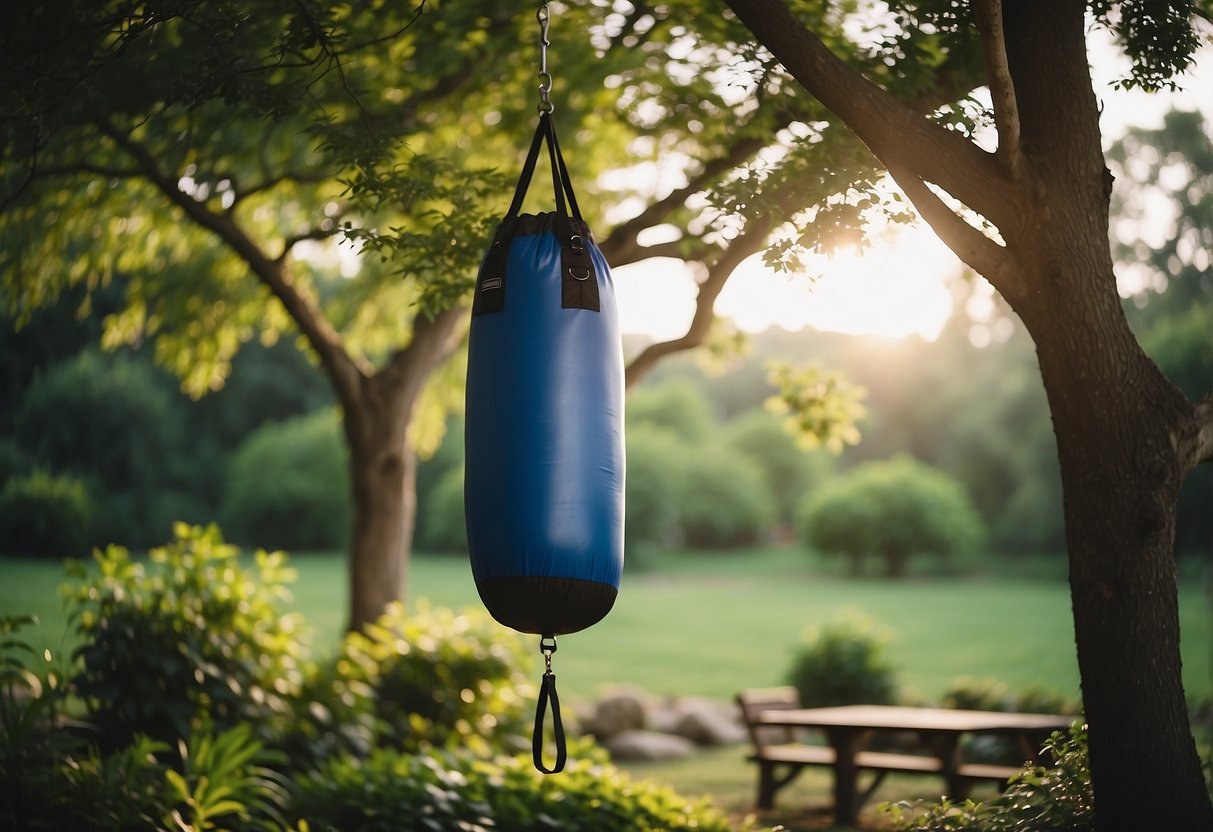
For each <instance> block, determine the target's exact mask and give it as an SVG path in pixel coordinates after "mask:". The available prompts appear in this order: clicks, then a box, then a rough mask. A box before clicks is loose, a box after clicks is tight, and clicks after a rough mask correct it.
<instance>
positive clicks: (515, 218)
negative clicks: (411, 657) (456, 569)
mask: <svg viewBox="0 0 1213 832" xmlns="http://www.w3.org/2000/svg"><path fill="white" fill-rule="evenodd" d="M544 138H546V139H547V143H548V150H549V156H550V158H551V162H552V175H553V186H554V190H555V195H556V206H557V210H556V212H555V213H544V214H539V215H531V214H524V215H521V216H519V215H518V210H519V208H520V206H521V203H522V197H523V196H524V195H525V193H526V187H527V185H528V184H529V181H530V177H531V175H532V174H533V172H534V167H535V161H536V159H537V156H538V151H539V146H540V144H541V142H542V140H543V139H544ZM566 195H567V196H568V204H569V207H570V208H571V209H572V216H571V217H570V216H569V214H568V212H567V211H566V208H565V199H564V197H565V196H566ZM466 396H467V399H466V405H467V408H466V410H467V418H466V434H465V448H466V472H465V479H464V482H465V486H464V506H465V517H466V521H467V532H468V550H469V553H470V555H471V563H472V572H473V575H474V576H475V580H476V588H477V590H478V591H479V593H480V597H481V599H482V600H483V601H484V605H485V606H486V607H487V608H488V610H489V612H490V613H491V614H492V615H493V617H494V618H496V619H497V620H498V621H499V622H501V623H502V624H504V625H506V626H508V627H512V628H513V629H516V630H519V631H521V632H526V633H536V634H539V635H545V636H555V635H560V634H563V633H572V632H576V631H578V630H581V629H584V628H586V627H589V626H590V625H592V624H594V623H595V622H597V621H598V620H600V619H601V618H602V617H603V616H605V615H606V614H607V613H608V612H609V611H610V609H611V606H612V605H613V604H614V602H615V596H616V594H617V592H618V588H619V580H620V577H621V574H622V571H623V486H624V446H623V357H622V352H621V343H620V337H619V322H618V312H617V309H616V305H615V293H614V287H613V284H612V282H611V275H610V270H609V268H608V266H607V263H606V261H605V259H603V256H602V253H601V252H600V251H599V250H598V247H597V246H596V245H595V244H594V242H593V239H592V237H591V235H590V230H589V228H588V227H587V226H586V225H585V223H584V222H582V221H581V217H580V211H579V209H578V208H577V203H576V199H575V197H574V196H573V192H572V187H571V185H570V184H569V181H568V172H567V169H566V168H565V165H564V160H563V158H562V157H561V155H560V149H559V144H558V143H557V140H556V136H555V132H554V130H553V129H552V126H551V119H550V116H549V115H548V114H544V115H543V116H542V117H541V118H540V126H539V129H538V130H537V131H536V134H535V140H534V142H533V143H532V146H531V151H530V153H529V154H528V156H527V164H526V165H525V167H524V169H523V175H522V178H521V179H520V181H519V183H518V190H517V192H516V193H515V197H514V204H513V206H512V207H511V209H510V212H509V213H508V214H507V215H506V217H505V219H504V220H503V221H502V223H501V225H500V227H499V228H498V231H497V234H496V236H495V237H494V241H493V245H492V247H491V248H490V250H489V253H488V255H487V256H486V257H485V259H484V262H483V264H482V265H481V270H480V274H479V277H478V278H477V281H476V297H475V301H474V304H473V308H472V324H471V332H470V335H469V342H468V372H467V394H466Z"/></svg>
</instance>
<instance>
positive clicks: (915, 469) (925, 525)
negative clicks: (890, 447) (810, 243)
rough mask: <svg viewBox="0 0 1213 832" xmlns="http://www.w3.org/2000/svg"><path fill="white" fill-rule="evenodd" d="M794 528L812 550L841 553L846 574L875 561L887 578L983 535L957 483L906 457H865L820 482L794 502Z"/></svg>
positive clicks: (970, 545)
mask: <svg viewBox="0 0 1213 832" xmlns="http://www.w3.org/2000/svg"><path fill="white" fill-rule="evenodd" d="M797 527H798V528H797V531H798V532H799V534H800V536H801V539H802V540H804V541H805V542H807V543H808V544H809V546H811V547H812V548H813V549H815V550H817V551H818V552H821V553H822V554H824V555H830V556H839V557H845V558H846V559H847V561H848V564H849V568H850V572H851V574H852V575H860V574H862V573H863V567H864V562H865V561H866V560H868V559H877V560H880V561H882V562H883V564H884V572H885V575H886V576H887V577H890V578H900V577H903V576H904V575H905V573H906V567H907V565H908V562H909V560H910V558H911V557H915V556H918V555H933V556H936V557H938V558H941V559H948V558H952V557H955V556H958V555H962V554H971V553H973V552H975V551H976V550H977V549H978V548H980V547H981V546H982V545H983V544H982V542H983V540H984V539H985V529H984V527H983V525H982V522H981V518H980V516H978V514H977V510H976V509H975V508H974V507H973V503H972V501H970V499H969V496H968V494H967V493H966V492H965V490H964V487H963V486H962V485H961V484H960V483H958V482H957V481H956V480H954V479H952V478H951V477H949V476H948V475H947V474H945V473H943V472H942V471H939V470H938V469H935V468H932V467H930V466H928V465H923V464H922V463H919V462H915V461H914V460H912V459H910V458H909V457H905V456H899V457H897V458H895V459H892V460H889V461H886V462H868V463H864V464H863V465H860V466H858V467H856V468H855V469H854V470H853V471H851V472H849V473H847V474H844V475H842V476H840V477H838V478H837V479H835V480H833V481H831V482H828V483H826V484H825V485H823V486H822V487H821V488H819V489H818V490H817V491H816V492H814V493H813V494H811V495H810V496H809V497H808V498H807V499H806V500H805V502H804V504H803V505H802V506H801V510H800V513H799V515H798V522H797Z"/></svg>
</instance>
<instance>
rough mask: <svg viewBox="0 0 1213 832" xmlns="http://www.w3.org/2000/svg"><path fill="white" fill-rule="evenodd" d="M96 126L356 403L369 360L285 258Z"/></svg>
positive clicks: (111, 131) (126, 141) (147, 155)
mask: <svg viewBox="0 0 1213 832" xmlns="http://www.w3.org/2000/svg"><path fill="white" fill-rule="evenodd" d="M98 127H99V129H100V130H101V132H102V133H104V134H105V135H106V136H108V137H109V138H110V139H111V140H112V141H113V142H114V143H115V144H116V145H117V146H118V147H119V148H121V149H122V150H123V151H124V152H125V153H126V154H127V155H128V156H129V157H130V158H131V159H132V160H133V161H134V162H135V164H136V165H137V166H138V168H139V169H140V171H141V172H142V175H143V177H144V178H146V179H147V180H148V181H149V182H151V183H152V185H154V186H155V187H156V188H157V189H158V190H159V191H160V192H161V193H162V194H164V196H165V197H167V198H168V200H169V201H170V202H171V203H172V204H173V205H175V206H176V207H178V208H179V209H181V211H182V212H184V213H185V215H186V216H187V217H188V218H189V219H190V220H192V221H193V222H194V223H195V224H197V225H198V226H200V227H202V228H204V229H206V230H207V231H210V232H211V233H212V234H214V235H215V236H216V237H218V238H219V239H220V240H222V241H223V242H224V243H225V244H226V245H227V246H228V247H229V248H231V249H232V251H234V252H235V253H236V255H237V256H239V257H240V259H242V260H244V262H245V263H246V264H248V267H249V269H250V270H251V271H252V272H253V274H255V275H256V276H257V278H258V279H260V280H261V282H262V283H264V284H266V285H267V286H268V287H269V289H270V291H271V292H273V293H274V296H275V297H277V298H278V300H279V301H280V302H281V303H282V305H283V307H285V308H286V311H287V314H289V315H290V316H291V318H292V319H293V320H294V321H295V324H296V325H297V326H298V327H299V330H300V331H301V332H302V333H303V335H304V337H305V338H307V340H308V343H309V344H311V345H312V349H314V350H315V351H316V354H317V356H319V358H320V361H321V363H322V364H323V365H324V366H325V369H326V370H327V371H328V374H329V377H330V378H331V379H332V381H333V385H334V387H335V388H336V389H337V393H338V395H339V396H340V397H341V399H342V400H343V401H350V402H352V401H358V400H359V399H360V398H361V395H362V391H361V387H360V380H361V378H362V377H363V376H366V375H370V374H371V373H372V372H373V368H371V366H370V363H369V362H366V361H356V360H355V359H354V358H353V357H352V356H350V354H349V353H348V352H346V350H345V345H344V343H343V341H342V338H341V334H340V333H338V332H337V330H335V329H334V328H333V325H332V324H331V323H329V320H328V318H326V317H325V316H324V314H323V313H322V312H321V311H320V307H319V306H318V305H317V303H316V301H315V299H314V298H313V297H311V296H310V294H307V293H305V292H303V291H301V290H300V288H299V287H298V286H297V285H296V284H295V282H294V280H293V278H292V276H291V273H290V270H289V269H288V268H287V265H288V264H287V262H286V261H285V260H283V259H282V258H278V259H271V258H270V257H268V256H267V255H266V254H265V252H263V251H262V250H261V248H260V247H259V246H258V245H257V244H256V243H255V242H254V241H253V240H252V239H251V238H250V237H249V236H248V235H247V234H246V233H245V232H244V229H243V228H241V227H240V226H239V225H238V224H237V223H236V221H235V220H234V219H233V218H232V217H231V216H229V215H227V214H217V213H215V212H214V211H211V210H210V209H209V208H207V207H206V206H205V205H204V204H203V203H201V202H199V201H198V200H196V199H194V198H193V197H191V196H190V195H189V194H186V193H184V192H182V191H181V189H180V188H178V187H177V180H176V179H175V178H174V177H173V176H172V175H171V174H168V173H166V172H165V171H164V170H163V169H162V168H161V167H160V163H159V161H158V160H157V159H156V157H155V156H154V155H153V154H152V153H151V151H149V150H148V149H147V148H146V147H145V146H144V145H142V144H141V143H139V142H138V141H136V140H135V139H132V138H131V137H130V136H129V135H128V134H126V133H123V132H122V131H121V130H119V129H117V128H116V127H115V126H114V125H113V124H111V123H109V122H108V121H103V122H100V123H98Z"/></svg>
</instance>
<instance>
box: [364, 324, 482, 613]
mask: <svg viewBox="0 0 1213 832" xmlns="http://www.w3.org/2000/svg"><path fill="white" fill-rule="evenodd" d="M466 312H467V310H466V309H463V308H456V309H451V310H448V311H446V312H442V313H439V314H438V315H436V316H435V317H434V318H433V319H432V320H429V319H424V318H422V317H420V316H419V317H418V318H417V320H416V321H414V325H413V327H414V329H413V340H412V342H411V343H410V344H409V346H408V347H407V348H406V349H404V350H401V351H400V352H398V353H396V354H395V355H394V356H393V357H392V360H391V361H390V362H389V363H388V365H387V366H386V367H384V368H383V369H382V370H380V371H379V372H378V373H375V374H374V375H370V376H365V377H363V379H362V381H361V384H360V385H359V388H358V393H357V394H356V395H353V396H347V397H345V398H344V399H343V411H344V416H343V423H342V424H343V427H344V428H345V436H346V443H347V445H348V447H349V452H350V480H351V484H352V487H353V497H354V522H353V534H352V536H351V539H350V550H349V564H348V567H349V581H350V586H349V592H350V599H349V616H350V617H349V622H348V629H349V630H360V629H362V628H363V627H364V626H366V625H367V624H369V623H371V622H373V621H374V620H375V619H376V618H378V617H379V616H380V615H381V614H382V613H383V611H384V609H385V608H386V607H387V606H388V604H390V603H392V602H393V601H400V600H403V599H404V597H405V589H406V586H407V579H408V563H409V555H410V554H411V550H412V544H413V527H414V524H415V519H416V510H417V492H416V480H417V454H416V451H415V450H414V447H415V446H414V442H413V437H412V417H413V411H414V408H415V407H416V404H417V399H418V397H419V396H420V395H421V391H422V389H423V388H424V386H425V383H426V381H427V380H428V379H429V377H430V375H431V374H432V373H433V371H434V370H435V369H437V368H438V366H439V365H440V364H441V363H442V362H443V361H445V360H446V359H447V358H449V357H450V355H451V353H452V352H453V351H454V350H455V348H456V346H457V345H458V344H459V341H460V340H461V337H462V331H463V330H462V327H461V326H460V324H461V323H462V322H463V321H465V319H466Z"/></svg>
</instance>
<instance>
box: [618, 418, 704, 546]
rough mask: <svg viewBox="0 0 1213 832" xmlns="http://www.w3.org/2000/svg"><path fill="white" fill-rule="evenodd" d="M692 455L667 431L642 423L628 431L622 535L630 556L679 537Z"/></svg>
mask: <svg viewBox="0 0 1213 832" xmlns="http://www.w3.org/2000/svg"><path fill="white" fill-rule="evenodd" d="M689 455H690V452H688V451H687V450H686V449H685V448H684V447H683V446H682V445H681V444H680V443H679V441H678V439H677V437H675V436H674V435H673V434H672V433H670V432H669V431H667V430H664V429H659V428H654V427H652V426H650V425H641V426H640V427H637V428H635V429H634V430H630V431H629V432H628V434H627V458H628V475H627V483H626V486H625V488H626V492H625V495H624V503H623V504H624V523H623V534H624V550H625V551H626V552H627V554H628V556H629V557H632V556H633V555H634V554H636V553H637V552H638V551H640V550H641V549H642V548H643V547H644V546H647V545H653V544H663V543H670V542H672V541H673V540H674V539H675V538H676V537H677V535H678V521H679V506H680V505H681V503H682V501H683V494H684V492H685V480H684V473H685V472H684V469H685V468H686V464H687V458H688V456H689Z"/></svg>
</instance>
